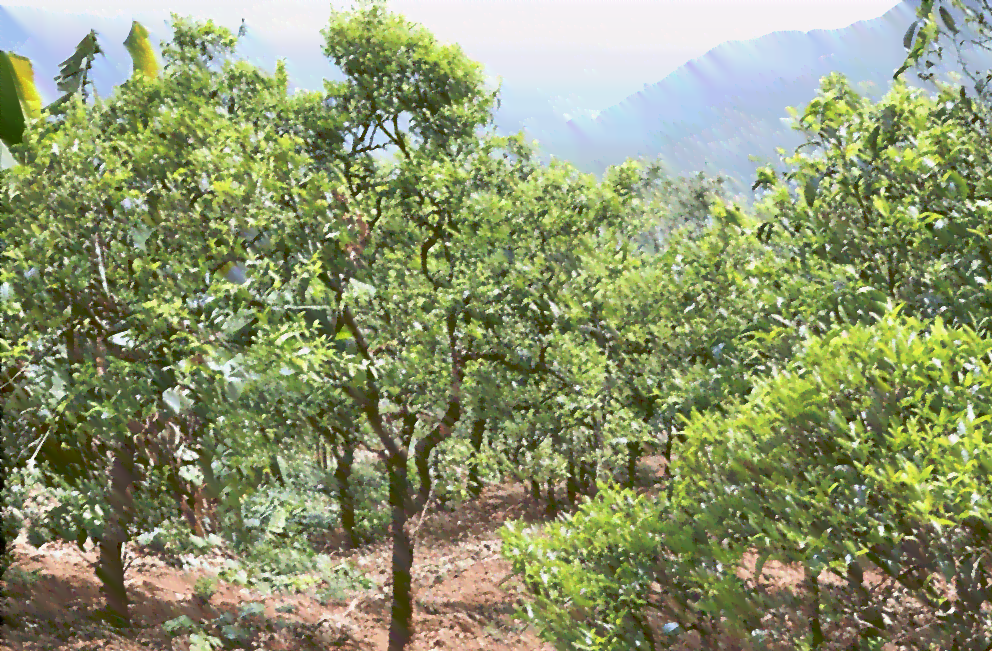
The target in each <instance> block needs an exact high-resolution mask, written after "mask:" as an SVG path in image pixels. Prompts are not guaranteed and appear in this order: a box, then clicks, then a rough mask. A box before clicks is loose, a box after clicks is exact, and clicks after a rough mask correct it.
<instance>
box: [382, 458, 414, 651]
mask: <svg viewBox="0 0 992 651" xmlns="http://www.w3.org/2000/svg"><path fill="white" fill-rule="evenodd" d="M388 472H389V505H390V507H391V508H392V511H393V526H392V528H393V609H392V620H391V621H390V623H389V647H388V649H389V651H403V649H404V648H406V645H407V644H408V643H409V642H410V640H411V639H412V638H413V594H412V592H411V586H412V569H413V541H412V540H410V536H409V534H408V533H407V531H406V521H407V518H408V517H409V514H408V513H407V510H406V504H408V503H409V498H410V487H409V483H408V482H407V476H406V458H405V455H396V456H391V457H390V459H389V462H388Z"/></svg>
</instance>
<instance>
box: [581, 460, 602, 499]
mask: <svg viewBox="0 0 992 651" xmlns="http://www.w3.org/2000/svg"><path fill="white" fill-rule="evenodd" d="M580 481H581V483H582V494H583V495H586V496H588V497H589V498H590V499H591V498H593V497H595V496H596V492H597V491H598V490H599V489H598V488H597V487H596V465H595V464H594V463H593V462H591V461H583V462H582V474H581V478H580Z"/></svg>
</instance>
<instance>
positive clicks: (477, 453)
mask: <svg viewBox="0 0 992 651" xmlns="http://www.w3.org/2000/svg"><path fill="white" fill-rule="evenodd" d="M485 433H486V419H485V418H483V417H479V418H476V419H475V420H474V421H472V434H471V444H472V461H471V464H470V465H469V468H468V492H469V495H471V496H472V497H474V498H476V499H478V498H479V496H480V495H482V480H481V479H479V463H480V457H481V456H482V437H483V436H484V435H485Z"/></svg>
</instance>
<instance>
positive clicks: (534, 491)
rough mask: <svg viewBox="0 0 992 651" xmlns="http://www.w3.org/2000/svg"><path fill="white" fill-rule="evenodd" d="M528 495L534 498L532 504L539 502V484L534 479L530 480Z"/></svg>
mask: <svg viewBox="0 0 992 651" xmlns="http://www.w3.org/2000/svg"><path fill="white" fill-rule="evenodd" d="M530 496H531V497H532V498H533V499H534V505H535V506H537V505H539V504H540V503H541V484H540V483H539V482H538V481H537V480H536V479H531V480H530Z"/></svg>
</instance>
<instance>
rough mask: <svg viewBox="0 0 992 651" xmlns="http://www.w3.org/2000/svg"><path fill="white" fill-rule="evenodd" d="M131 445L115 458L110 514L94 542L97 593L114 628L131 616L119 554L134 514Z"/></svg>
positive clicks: (122, 447) (123, 446)
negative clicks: (99, 592) (100, 596)
mask: <svg viewBox="0 0 992 651" xmlns="http://www.w3.org/2000/svg"><path fill="white" fill-rule="evenodd" d="M134 473H135V468H134V445H133V443H132V442H131V441H124V442H123V444H121V445H120V446H119V448H118V450H117V451H116V453H115V455H114V462H113V465H112V467H111V473H110V496H109V500H108V501H109V502H110V511H109V513H107V522H106V526H105V527H104V534H103V536H102V537H101V538H100V540H98V541H97V546H98V547H99V549H100V559H99V561H98V564H97V568H96V576H97V578H98V579H100V591H101V593H103V596H104V599H105V600H106V616H107V619H108V620H109V621H110V622H111V623H113V624H116V625H119V626H124V627H129V626H130V625H131V616H130V613H129V612H128V605H129V601H128V598H127V590H126V588H125V587H124V560H123V558H122V552H123V549H124V544H125V543H126V542H127V540H128V533H127V530H128V525H130V524H131V519H132V518H133V514H134V509H133V507H134V498H133V495H132V490H133V486H134V479H135V474H134Z"/></svg>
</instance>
